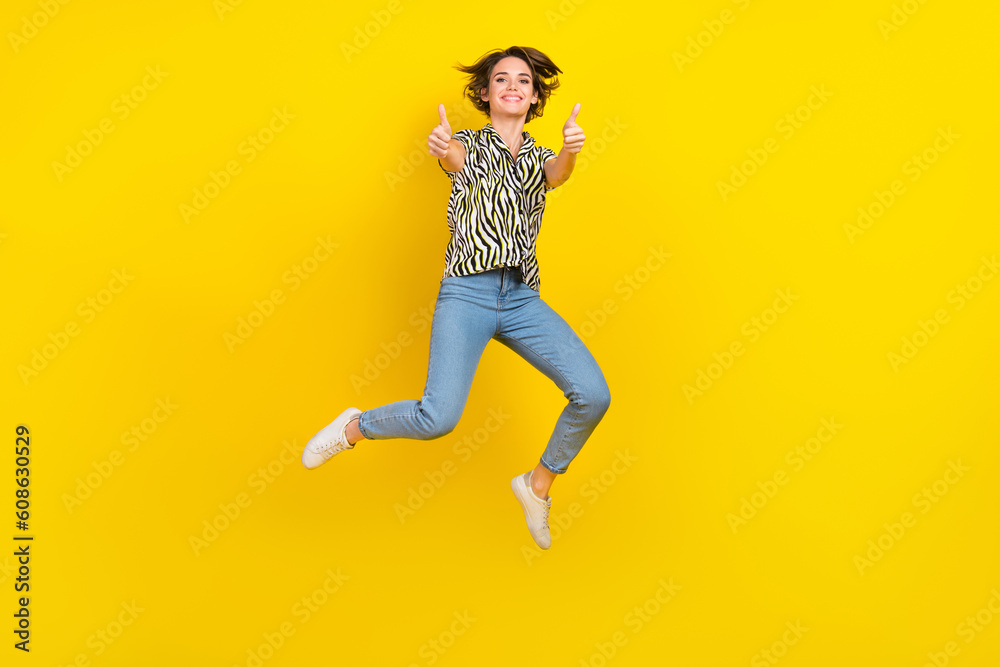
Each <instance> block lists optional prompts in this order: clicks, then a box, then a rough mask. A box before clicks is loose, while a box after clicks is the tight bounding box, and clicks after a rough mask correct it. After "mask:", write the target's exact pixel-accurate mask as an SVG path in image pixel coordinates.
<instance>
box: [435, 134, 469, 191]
mask: <svg viewBox="0 0 1000 667" xmlns="http://www.w3.org/2000/svg"><path fill="white" fill-rule="evenodd" d="M451 138H452V139H455V140H456V141H458V143H460V144H462V147H463V148H464V149H465V164H464V165H463V166H462V170H461V171H448V170H447V169H445V168H444V165H442V164H441V160H438V161H437V163H438V166H439V167H441V171H443V172H444V173H445V174H446V175H447V176H448V178H449V179H450V180H451V181H452V182H453V183H454V182H455V178H456V177H457V176H460V175H464V174H467V173H468V169H469V161H470V159H475V158H474V157H473V152H472V130H459V131H458V132H454V133H453V134H452V135H451Z"/></svg>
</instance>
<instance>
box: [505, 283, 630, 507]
mask: <svg viewBox="0 0 1000 667" xmlns="http://www.w3.org/2000/svg"><path fill="white" fill-rule="evenodd" d="M496 339H497V340H498V341H500V342H501V343H503V344H504V345H506V346H507V347H509V348H510V349H512V350H513V351H514V352H516V353H517V354H518V355H520V356H521V357H523V358H524V359H525V360H527V361H528V363H530V364H531V365H532V366H534V367H535V368H537V369H538V370H540V371H541V372H542V373H544V374H545V375H546V376H547V377H548V378H549V379H551V380H552V381H553V382H555V384H556V385H557V386H558V387H559V388H560V389H561V390H562V391H563V395H564V396H566V398H567V399H568V402H567V404H566V407H565V408H563V411H562V413H561V414H560V415H559V418H558V419H557V420H556V424H555V428H554V429H553V431H552V435H551V436H550V437H549V442H548V444H547V445H546V447H545V451H544V452H543V454H542V456H541V458H540V459H539V462H538V465H537V466H536V468H535V470H534V471H533V472H532V490H533V491H534V493H535V495H536V496H538V497H539V498H542V499H544V498H545V497H546V496H547V495H548V491H549V487H550V486H551V485H552V482H553V481H554V480H555V478H556V476H557V475H560V474H562V473H564V472H566V470H567V468H568V467H569V464H570V462H571V461H572V460H573V459H574V458H575V457H576V455H577V454H578V453H579V452H580V449H581V448H582V447H583V445H584V443H585V442H586V441H587V439H588V438H589V437H590V435H591V433H593V432H594V429H595V428H596V427H597V424H598V423H600V421H601V419H602V418H603V417H604V414H605V413H606V412H607V410H608V408H609V406H610V404H611V393H610V390H609V389H608V384H607V382H606V381H605V379H604V374H603V373H602V372H601V369H600V367H599V366H598V364H597V361H596V360H595V359H594V356H593V355H592V354H591V353H590V350H588V349H587V347H586V345H584V344H583V341H582V340H580V337H579V336H577V335H576V332H575V331H573V329H572V327H570V326H569V324H567V323H566V321H565V320H564V319H563V318H562V317H561V316H560V315H559V314H558V313H556V312H555V311H554V310H552V308H551V307H550V306H549V305H548V304H547V303H545V302H544V301H543V300H542V299H541V297H540V296H539V295H538V292H535V291H534V290H532V289H531V288H530V287H528V286H527V285H524V286H523V289H522V288H520V287H519V288H518V289H517V290H515V291H514V296H513V298H512V299H511V301H510V302H509V304H508V305H507V306H506V307H505V308H504V310H503V311H502V312H501V314H500V333H499V334H498V335H497V336H496Z"/></svg>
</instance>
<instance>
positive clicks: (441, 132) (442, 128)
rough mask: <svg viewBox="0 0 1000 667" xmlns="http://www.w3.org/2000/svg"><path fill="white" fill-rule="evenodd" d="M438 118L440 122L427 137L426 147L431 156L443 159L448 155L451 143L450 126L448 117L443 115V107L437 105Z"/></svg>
mask: <svg viewBox="0 0 1000 667" xmlns="http://www.w3.org/2000/svg"><path fill="white" fill-rule="evenodd" d="M438 116H439V117H440V119H441V122H440V123H439V124H438V126H437V127H435V128H434V129H433V130H431V134H430V136H429V137H427V146H428V149H429V150H430V153H431V155H433V156H434V157H436V158H443V157H445V156H446V155H447V154H448V146H449V144H450V142H451V125H449V124H448V116H447V115H445V112H444V105H443V104H439V105H438Z"/></svg>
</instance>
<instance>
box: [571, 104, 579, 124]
mask: <svg viewBox="0 0 1000 667" xmlns="http://www.w3.org/2000/svg"><path fill="white" fill-rule="evenodd" d="M578 113H580V103H579V102H577V103H576V104H574V105H573V111H571V112H570V114H569V122H570V123H575V122H576V115H577V114H578Z"/></svg>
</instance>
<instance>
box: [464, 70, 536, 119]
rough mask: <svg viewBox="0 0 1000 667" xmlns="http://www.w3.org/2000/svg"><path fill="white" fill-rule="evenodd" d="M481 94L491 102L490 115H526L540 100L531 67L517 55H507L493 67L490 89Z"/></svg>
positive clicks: (485, 99) (482, 91)
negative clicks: (535, 88) (536, 92)
mask: <svg viewBox="0 0 1000 667" xmlns="http://www.w3.org/2000/svg"><path fill="white" fill-rule="evenodd" d="M479 94H480V96H481V97H482V99H483V100H484V101H486V102H489V103H490V116H521V117H523V116H526V115H527V114H528V111H529V110H530V109H531V105H532V104H534V103H536V102H537V101H538V95H536V94H535V90H534V81H532V79H531V68H529V67H528V63H526V62H524V60H522V59H521V58H518V57H516V56H507V57H506V58H504V59H503V60H501V61H500V62H498V63H497V64H496V65H495V66H494V67H493V73H492V74H491V75H490V88H489V90H488V91H487V90H485V89H483V90H481V91H480V93H479Z"/></svg>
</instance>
